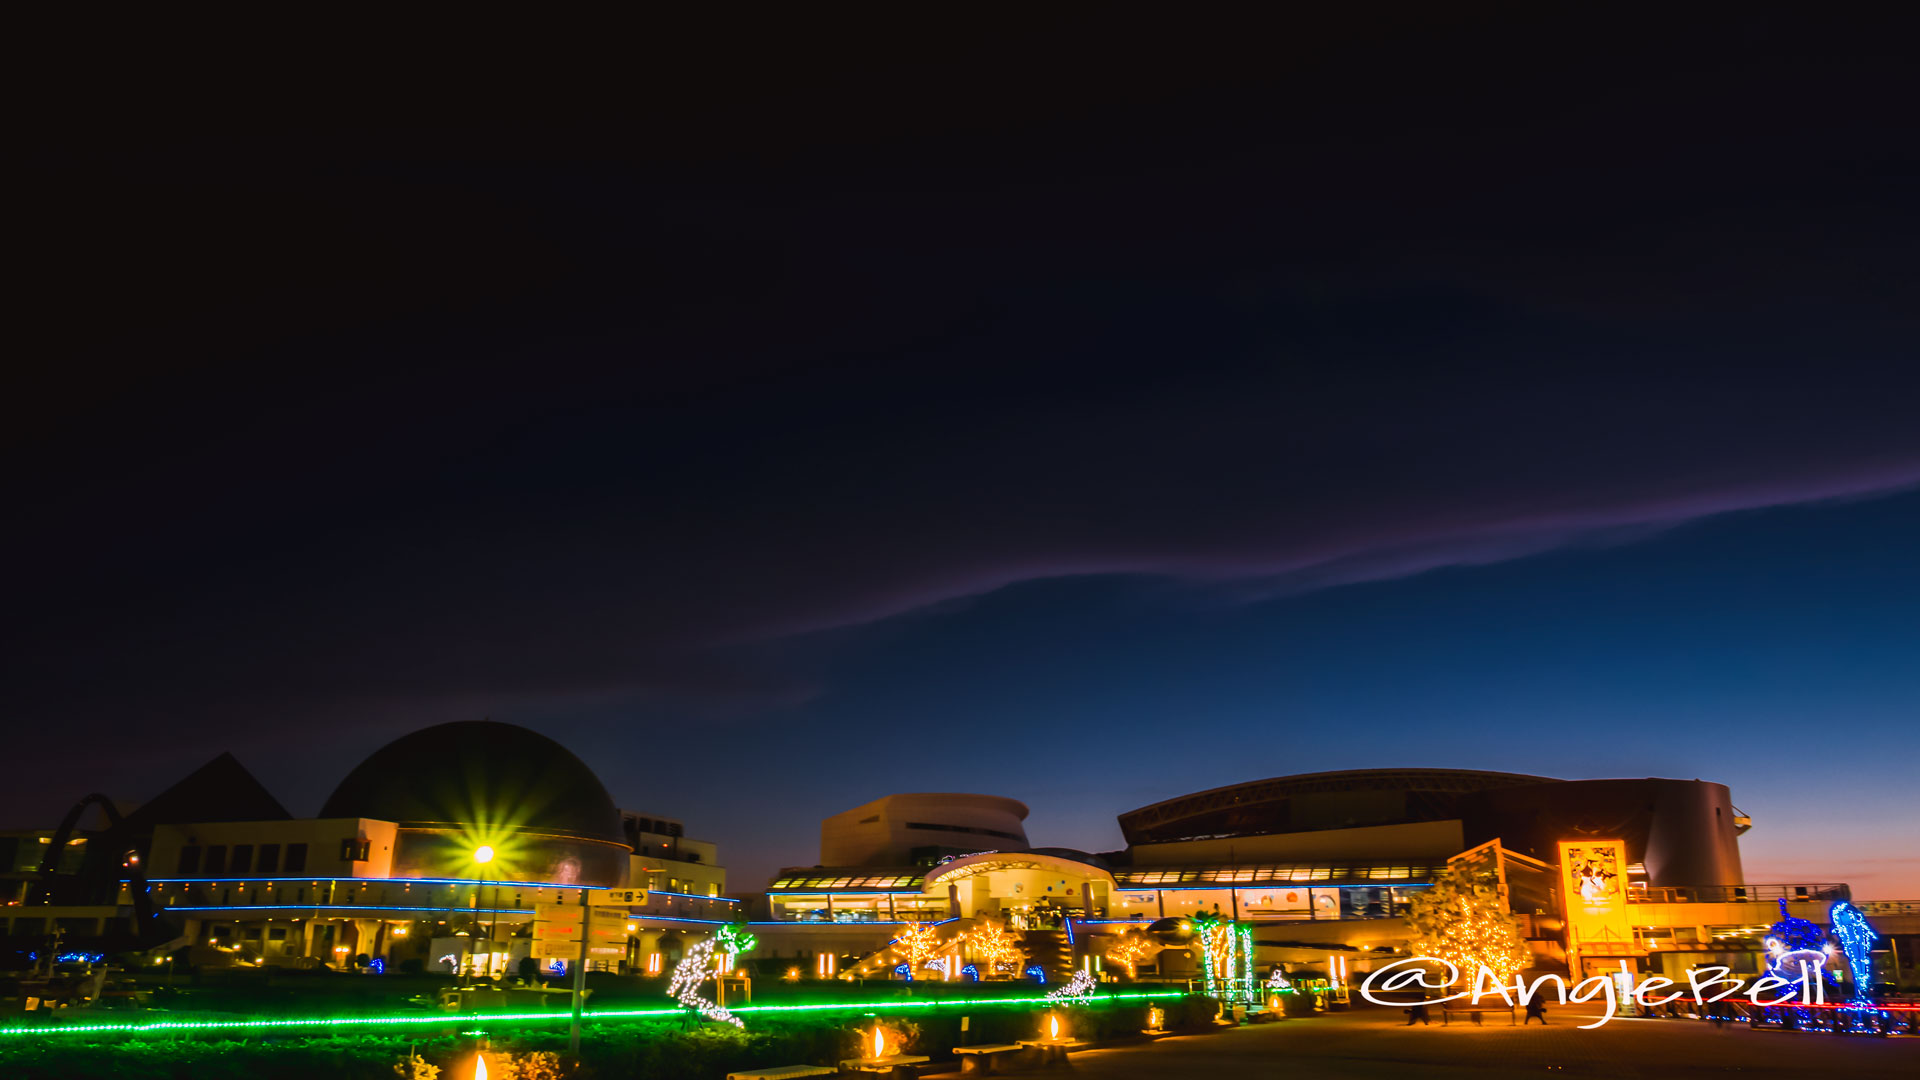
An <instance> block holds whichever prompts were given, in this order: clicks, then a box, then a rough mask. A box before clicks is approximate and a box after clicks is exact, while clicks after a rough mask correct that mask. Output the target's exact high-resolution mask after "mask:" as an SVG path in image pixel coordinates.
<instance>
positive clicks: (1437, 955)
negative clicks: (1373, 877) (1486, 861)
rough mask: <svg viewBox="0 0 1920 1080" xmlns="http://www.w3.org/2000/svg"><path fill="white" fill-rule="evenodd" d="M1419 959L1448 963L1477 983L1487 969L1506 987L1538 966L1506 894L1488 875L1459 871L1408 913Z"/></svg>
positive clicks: (1423, 894) (1429, 890)
mask: <svg viewBox="0 0 1920 1080" xmlns="http://www.w3.org/2000/svg"><path fill="white" fill-rule="evenodd" d="M1407 922H1408V923H1409V924H1411V925H1412V927H1413V934H1414V936H1413V940H1412V941H1411V942H1410V943H1409V947H1410V948H1411V949H1412V950H1413V953H1414V955H1416V956H1430V957H1433V958H1434V959H1436V960H1444V961H1446V962H1447V963H1449V964H1452V965H1453V966H1454V967H1455V968H1457V969H1458V970H1459V973H1460V978H1461V979H1463V980H1465V981H1467V982H1468V983H1472V982H1473V981H1474V976H1475V974H1476V973H1477V972H1478V971H1479V970H1480V966H1481V965H1483V964H1484V965H1486V968H1487V970H1488V971H1491V972H1492V973H1493V977H1494V979H1495V980H1496V981H1499V982H1506V981H1508V980H1510V979H1512V978H1513V977H1514V976H1515V975H1518V974H1519V973H1520V971H1521V969H1523V968H1525V967H1526V966H1527V965H1529V964H1531V963H1532V962H1533V954H1532V953H1530V952H1528V951H1527V943H1526V942H1525V941H1524V940H1522V939H1521V937H1520V928H1519V926H1518V925H1516V924H1515V922H1514V918H1513V916H1512V915H1510V914H1508V913H1507V905H1506V901H1505V900H1504V899H1502V898H1501V896H1500V890H1499V888H1498V887H1497V886H1495V885H1494V884H1493V882H1492V881H1490V880H1488V879H1487V878H1486V877H1484V876H1483V875H1479V874H1476V873H1474V872H1473V871H1472V870H1470V869H1468V868H1467V867H1465V866H1461V865H1457V864H1456V865H1454V866H1453V867H1451V868H1449V869H1448V871H1447V873H1446V875H1445V876H1444V877H1442V878H1441V879H1440V880H1438V881H1436V882H1434V883H1433V885H1431V886H1430V887H1428V888H1426V889H1422V890H1421V891H1420V892H1419V893H1418V894H1417V895H1416V896H1415V897H1414V898H1413V903H1412V905H1411V907H1410V910H1409V911H1408V913H1407Z"/></svg>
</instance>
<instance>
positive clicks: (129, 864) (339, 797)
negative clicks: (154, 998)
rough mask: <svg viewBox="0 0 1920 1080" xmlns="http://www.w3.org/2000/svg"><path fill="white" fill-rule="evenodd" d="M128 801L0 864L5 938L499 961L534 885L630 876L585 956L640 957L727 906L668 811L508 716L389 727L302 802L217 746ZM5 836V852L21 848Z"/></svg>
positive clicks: (715, 863)
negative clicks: (139, 801)
mask: <svg viewBox="0 0 1920 1080" xmlns="http://www.w3.org/2000/svg"><path fill="white" fill-rule="evenodd" d="M216 766H217V768H216ZM209 770H212V772H209ZM143 815H144V816H143ZM128 820H129V821H130V822H132V823H133V827H130V826H129V825H128V824H127V823H125V822H118V821H117V818H116V822H115V823H110V825H109V827H108V828H106V829H104V830H96V831H94V833H93V834H92V835H86V834H82V833H78V832H76V833H74V834H72V835H70V836H69V837H68V838H67V839H66V841H65V842H64V843H63V844H62V845H61V850H62V852H63V858H64V860H65V861H64V863H62V864H60V865H56V866H54V867H53V868H52V869H53V871H54V872H53V873H51V874H45V875H43V874H40V873H39V872H38V871H39V866H38V864H36V865H35V866H34V867H33V870H32V871H31V872H23V873H18V874H16V875H13V876H14V877H15V878H16V879H17V880H18V884H17V885H14V884H13V883H12V882H9V885H13V888H12V892H13V895H12V896H10V897H9V900H10V904H9V908H8V912H9V913H8V916H7V927H6V929H7V930H8V932H9V935H10V936H11V937H12V938H13V939H14V941H15V942H16V943H19V942H22V941H32V942H35V943H36V944H37V941H38V940H39V939H40V938H42V937H44V935H45V934H46V933H47V932H48V931H50V930H52V929H54V928H55V927H58V928H59V929H61V930H62V931H63V932H65V933H66V934H67V936H68V938H69V939H70V940H73V941H83V940H98V941H100V942H101V943H102V944H103V945H104V946H105V947H106V948H110V949H115V950H118V949H125V948H129V947H134V946H136V945H137V946H138V947H142V948H145V949H148V950H149V951H153V952H155V953H156V954H157V953H160V952H172V951H175V950H177V949H179V948H183V947H184V948H186V949H188V950H189V959H190V961H191V962H193V963H196V964H225V963H230V964H258V965H276V966H278V965H284V966H292V967H308V966H315V965H325V966H330V967H349V966H357V965H373V964H374V963H375V962H378V964H379V966H381V967H382V968H388V967H391V968H394V969H396V970H398V969H400V968H402V967H413V966H418V967H420V968H421V969H423V970H454V969H462V970H479V971H484V972H492V973H500V972H511V971H512V970H514V969H515V968H516V967H517V966H518V963H519V961H520V960H521V959H522V958H524V957H526V956H528V955H529V951H530V944H531V942H530V932H529V924H530V923H531V921H532V918H533V915H534V905H535V904H540V903H568V904H572V903H579V902H580V900H581V897H582V895H583V893H584V892H586V891H590V890H593V889H605V888H614V887H622V886H640V887H648V888H650V889H651V890H652V891H651V892H650V893H649V895H648V899H647V902H646V903H645V904H640V905H634V906H632V907H630V908H629V909H628V910H626V911H625V912H624V913H623V914H624V921H625V922H626V923H627V924H628V927H629V929H630V931H631V932H630V934H629V935H628V955H627V957H626V959H625V960H624V961H604V962H598V963H602V964H603V966H607V967H615V968H618V967H628V968H631V969H634V970H646V969H647V968H648V967H649V966H651V967H653V968H656V969H657V968H659V967H661V966H662V965H663V964H664V963H665V962H667V961H668V960H670V959H671V958H674V957H677V956H678V955H679V953H680V951H681V947H680V943H681V941H682V939H684V938H686V937H688V936H694V937H697V936H699V935H700V934H703V933H705V932H706V931H708V930H710V929H712V928H713V927H715V926H718V925H722V924H724V923H726V922H729V921H732V920H733V919H734V918H735V916H736V913H737V911H738V901H736V900H733V899H731V898H728V897H726V896H724V895H722V894H723V893H724V891H725V889H726V868H725V867H724V866H722V865H721V864H720V861H719V858H718V852H717V850H716V849H715V847H714V845H712V844H711V843H707V842H705V841H701V840H694V839H690V838H688V837H687V836H686V835H685V826H684V825H683V824H682V823H681V822H680V821H678V820H676V819H670V818H664V817H660V816H658V815H652V814H640V813H633V812H623V811H621V810H619V809H618V808H617V807H616V806H615V804H614V802H613V799H612V797H611V796H610V795H609V794H608V793H607V790H606V788H605V786H603V785H602V784H601V782H600V780H599V778H598V777H597V776H596V775H595V774H594V772H593V770H592V769H591V768H589V767H588V766H587V765H586V764H585V763H584V762H582V761H581V760H580V759H579V758H578V757H576V756H574V755H573V754H572V753H571V752H569V751H568V750H566V749H565V748H564V747H562V746H560V745H559V744H558V743H556V742H554V741H552V740H551V739H548V738H546V737H545V736H542V735H539V734H537V733H535V732H532V731H529V730H527V729H525V728H520V727H516V726H514V725H511V724H500V723H492V722H472V723H456V724H443V725H439V726H436V727H430V728H426V729H423V730H421V731H416V732H414V733H412V734H410V735H406V736H404V737H402V738H400V739H397V740H395V741H394V742H392V743H389V744H388V745H387V746H384V747H382V748H380V749H379V750H377V751H376V752H374V753H373V754H372V755H370V756H369V757H368V758H367V759H366V760H365V761H363V762H361V763H360V764H359V765H358V766H357V767H355V768H354V769H353V770H352V772H350V773H349V774H348V775H347V776H346V777H345V778H344V779H343V780H342V781H341V782H340V784H339V785H338V787H336V788H335V790H334V792H333V794H332V795H331V796H329V797H328V799H327V800H326V803H325V804H324V805H323V806H322V808H321V810H320V813H319V815H318V816H316V817H313V818H295V817H293V816H291V815H290V814H288V813H287V812H286V811H285V810H284V809H283V808H281V806H280V805H279V804H278V803H277V802H275V801H273V799H272V798H271V796H268V795H266V794H265V792H264V789H261V788H260V787H259V785H258V783H257V782H256V781H254V780H253V778H252V777H251V776H248V775H246V774H245V771H244V770H243V769H240V768H239V765H238V763H237V762H235V761H233V760H232V759H231V757H229V756H225V755H223V756H222V758H221V759H218V760H216V762H215V763H214V766H209V769H203V770H201V772H200V773H196V774H195V775H194V776H192V777H189V778H187V780H184V781H182V782H181V783H180V784H178V785H175V787H174V788H172V789H169V790H168V792H166V793H164V794H163V795H161V796H160V797H158V798H156V799H155V800H153V801H152V802H151V803H149V804H147V805H146V806H143V807H141V808H140V810H138V811H136V812H135V814H134V815H131V816H130V817H129V819H128ZM25 835H26V836H27V837H28V838H29V839H34V838H36V836H37V834H25ZM58 839H59V837H58V836H57V835H53V836H48V837H47V843H46V844H35V845H34V846H35V847H38V848H39V849H40V850H41V851H44V850H47V848H48V847H50V846H51V845H52V843H53V842H54V841H56V840H58ZM88 845H91V847H92V848H95V849H102V848H105V849H111V850H112V851H114V852H117V853H121V854H122V856H123V857H122V858H120V859H117V860H113V861H112V864H111V865H108V864H106V863H104V862H102V861H101V860H92V863H97V864H99V865H90V864H89V859H88V858H86V857H77V856H75V855H74V854H73V852H76V851H85V850H87V847H88ZM13 846H14V848H15V850H16V855H15V858H14V860H13V863H14V865H15V866H16V867H18V866H20V864H22V863H23V862H24V861H27V860H29V859H30V858H31V857H32V856H33V855H34V854H37V853H33V852H30V853H29V855H27V856H22V855H19V854H18V852H19V851H20V850H23V849H24V848H25V845H23V844H21V843H20V842H19V841H18V840H16V842H15V844H14V845H13ZM123 848H124V849H125V850H124V852H122V849H123ZM56 861H57V860H56ZM89 893H91V895H88V894H89ZM614 917H621V915H618V914H617V915H615V916H614Z"/></svg>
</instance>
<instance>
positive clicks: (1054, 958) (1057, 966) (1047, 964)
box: [1025, 930, 1073, 983]
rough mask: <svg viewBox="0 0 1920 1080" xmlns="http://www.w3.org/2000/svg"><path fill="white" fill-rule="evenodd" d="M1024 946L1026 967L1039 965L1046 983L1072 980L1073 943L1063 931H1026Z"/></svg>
mask: <svg viewBox="0 0 1920 1080" xmlns="http://www.w3.org/2000/svg"><path fill="white" fill-rule="evenodd" d="M1025 944H1026V947H1027V965H1028V966H1032V965H1034V964H1039V965H1040V967H1041V968H1043V969H1044V970H1045V971H1046V973H1047V982H1049V983H1060V982H1065V981H1067V980H1068V979H1071V978H1073V943H1072V942H1070V941H1068V940H1067V934H1066V931H1064V930H1028V931H1026V938H1025Z"/></svg>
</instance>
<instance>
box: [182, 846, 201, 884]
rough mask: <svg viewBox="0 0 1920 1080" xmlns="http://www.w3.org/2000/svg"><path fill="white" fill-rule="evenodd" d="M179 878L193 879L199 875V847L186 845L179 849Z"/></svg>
mask: <svg viewBox="0 0 1920 1080" xmlns="http://www.w3.org/2000/svg"><path fill="white" fill-rule="evenodd" d="M179 873H180V876H181V877H194V876H196V875H198V874H199V873H200V845H199V844H188V845H187V846H186V847H183V848H181V849H180V870H179Z"/></svg>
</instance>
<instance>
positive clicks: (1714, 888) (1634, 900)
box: [1627, 882, 1853, 904]
mask: <svg viewBox="0 0 1920 1080" xmlns="http://www.w3.org/2000/svg"><path fill="white" fill-rule="evenodd" d="M1852 898H1853V891H1852V890H1851V889H1849V888H1848V887H1847V885H1846V884H1845V883H1843V882H1825V883H1822V884H1817V885H1633V886H1630V887H1629V888H1628V889H1627V903H1629V904H1741V903H1755V902H1760V903H1772V902H1773V901H1776V900H1785V901H1787V902H1788V903H1799V902H1806V903H1814V902H1820V901H1832V900H1850V899H1852Z"/></svg>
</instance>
